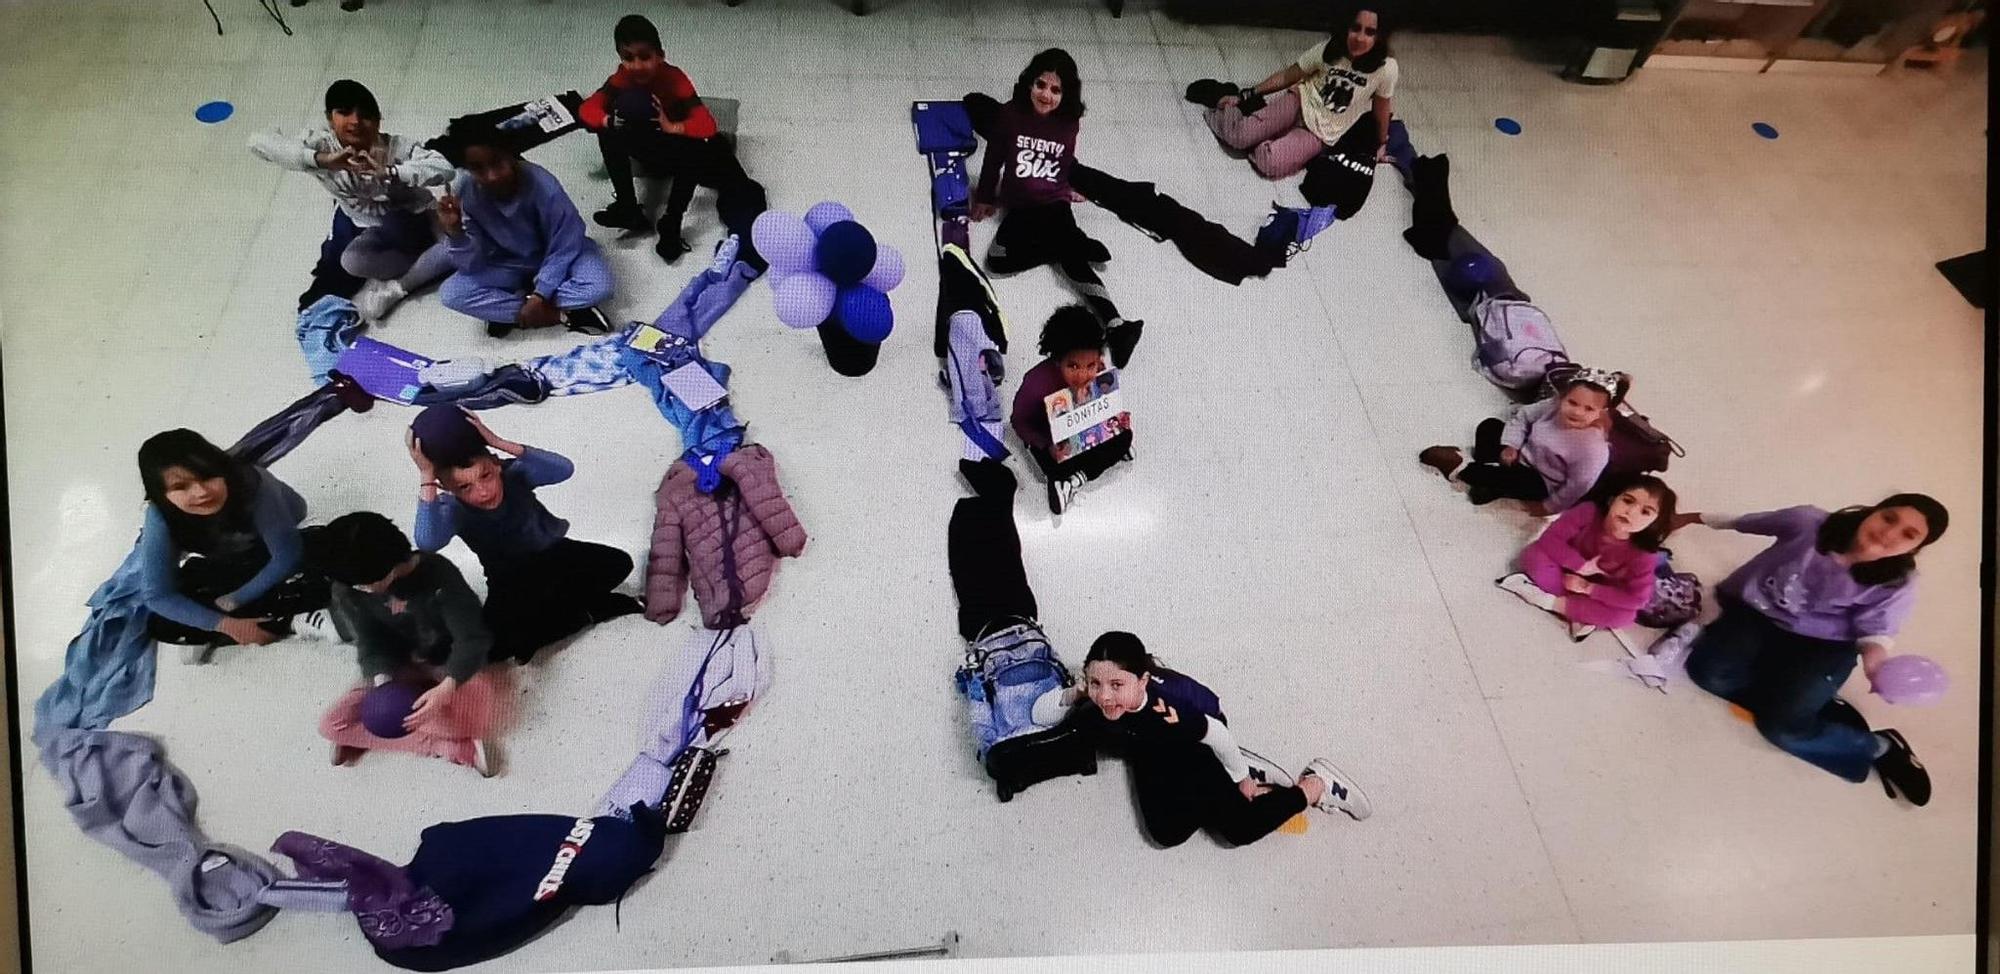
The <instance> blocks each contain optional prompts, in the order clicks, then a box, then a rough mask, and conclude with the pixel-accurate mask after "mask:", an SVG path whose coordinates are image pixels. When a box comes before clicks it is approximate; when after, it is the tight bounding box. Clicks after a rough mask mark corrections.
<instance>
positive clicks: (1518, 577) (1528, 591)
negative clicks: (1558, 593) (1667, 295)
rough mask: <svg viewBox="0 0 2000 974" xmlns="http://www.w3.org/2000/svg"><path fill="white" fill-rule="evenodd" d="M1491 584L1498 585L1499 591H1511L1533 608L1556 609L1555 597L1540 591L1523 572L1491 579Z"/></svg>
mask: <svg viewBox="0 0 2000 974" xmlns="http://www.w3.org/2000/svg"><path fill="white" fill-rule="evenodd" d="M1493 584H1495V585H1498V586H1500V590H1501V591H1503V592H1511V593H1513V594H1514V595H1515V596H1517V597H1519V598H1520V600H1521V601H1523V602H1526V603H1528V604H1529V605H1532V606H1534V607H1535V608H1537V609H1540V610H1542V611H1543V612H1554V611H1555V610H1556V597H1555V596H1553V595H1550V594H1549V593H1547V592H1544V591H1542V590H1541V588H1540V587H1539V586H1537V585H1536V584H1535V583H1534V581H1533V580H1532V579H1530V578H1529V577H1528V576H1527V575H1526V574H1525V573H1523V572H1515V573H1514V574H1512V575H1508V576H1506V577H1505V578H1496V579H1494V580H1493Z"/></svg>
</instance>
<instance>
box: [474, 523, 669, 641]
mask: <svg viewBox="0 0 2000 974" xmlns="http://www.w3.org/2000/svg"><path fill="white" fill-rule="evenodd" d="M630 574H632V556H631V555H628V554H626V553H624V552H622V551H619V550H618V549H616V548H612V547H609V546H607V545H601V544H593V543H591V542H588V541H575V540H571V539H569V538H564V539H563V540H561V541H558V542H556V543H555V544H553V545H550V546H549V547H547V548H544V549H542V550H541V551H538V552H536V553H534V554H532V555H524V556H520V557H516V558H511V559H508V560H505V561H499V562H496V563H489V564H488V565H487V566H486V609H485V613H484V614H485V617H486V626H487V628H489V629H491V630H492V631H493V659H495V660H500V659H509V658H511V659H514V660H516V661H518V662H522V663H526V662H527V661H529V660H530V659H533V658H534V656H535V653H537V652H539V651H540V650H541V649H542V648H543V647H545V646H547V645H549V644H550V643H553V642H555V641H557V640H559V639H562V638H564V637H566V636H569V635H572V634H574V633H577V632H581V631H582V630H583V629H584V628H585V627H586V626H589V625H591V624H592V623H594V622H597V621H598V620H600V619H604V618H609V617H611V616H613V615H616V614H618V610H619V608H620V607H621V606H629V604H630V597H629V596H623V595H619V594H618V593H617V592H614V591H613V589H615V588H617V587H618V585H619V583H621V582H623V581H625V577H626V576H627V575H630Z"/></svg>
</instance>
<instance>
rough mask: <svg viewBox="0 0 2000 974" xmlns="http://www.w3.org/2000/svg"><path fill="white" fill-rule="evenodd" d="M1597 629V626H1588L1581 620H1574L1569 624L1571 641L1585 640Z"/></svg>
mask: <svg viewBox="0 0 2000 974" xmlns="http://www.w3.org/2000/svg"><path fill="white" fill-rule="evenodd" d="M1596 631H1597V627H1596V626H1587V625H1584V624H1583V623H1581V622H1572V623H1570V624H1569V641H1570V642H1573V643H1580V642H1583V641H1584V640H1586V639H1589V638H1590V635H1591V633H1594V632H1596Z"/></svg>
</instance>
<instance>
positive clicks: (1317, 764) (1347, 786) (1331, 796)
mask: <svg viewBox="0 0 2000 974" xmlns="http://www.w3.org/2000/svg"><path fill="white" fill-rule="evenodd" d="M1306 775H1312V776H1313V777H1315V778H1318V779H1319V780H1321V781H1323V782H1325V783H1326V793H1325V794H1323V795H1321V796H1320V797H1319V802H1318V803H1317V807H1318V808H1319V810H1320V811H1322V812H1327V813H1329V814H1331V813H1333V812H1344V813H1346V815H1347V817H1348V818H1351V819H1353V820H1355V821H1357V822H1359V821H1361V820H1362V819H1365V818H1367V817H1368V816H1370V815H1373V814H1375V803H1373V802H1371V801H1369V800H1368V793H1367V792H1364V791H1362V790H1361V786H1360V785H1357V784H1355V783H1354V779H1353V778H1352V777H1350V776H1349V775H1348V773H1347V772H1345V771H1342V770H1340V769H1339V768H1337V767H1334V765H1333V762H1332V761H1328V760H1327V759H1325V758H1314V759H1312V762H1311V763H1310V764H1307V765H1306V770H1305V772H1304V773H1303V774H1301V775H1300V776H1299V777H1301V778H1303V777H1305V776H1306Z"/></svg>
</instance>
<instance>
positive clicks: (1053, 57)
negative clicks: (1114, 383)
mask: <svg viewBox="0 0 2000 974" xmlns="http://www.w3.org/2000/svg"><path fill="white" fill-rule="evenodd" d="M965 109H966V114H967V115H969V116H971V118H972V123H973V127H974V128H975V129H977V130H978V132H979V134H980V135H981V136H982V137H984V138H985V139H986V160H985V162H984V163H983V164H982V166H981V168H980V170H979V182H978V184H977V185H976V186H974V187H973V190H972V218H973V219H974V220H984V219H986V218H987V217H990V216H992V215H993V213H994V211H995V210H996V209H1004V210H1006V211H1007V214H1006V216H1004V217H1002V218H1001V220H1000V229H998V230H996V231H994V234H993V246H992V247H991V248H990V249H988V250H987V252H986V266H987V268H988V269H989V270H991V271H993V272H994V273H996V274H1013V273H1018V272H1020V271H1024V270H1027V269H1029V268H1031V267H1040V266H1041V265H1043V264H1054V265H1056V266H1057V267H1058V268H1060V269H1061V270H1062V272H1063V276H1064V277H1067V278H1069V281H1070V284H1071V285H1072V286H1073V287H1075V288H1076V291H1077V294H1078V295H1079V296H1080V297H1082V298H1083V300H1084V302H1085V303H1087V304H1089V305H1090V310H1091V311H1093V312H1095V313H1096V314H1097V317H1098V318H1099V319H1100V320H1102V321H1103V322H1104V325H1105V328H1106V329H1107V340H1108V342H1109V344H1110V346H1111V362H1112V364H1113V365H1115V366H1117V367H1119V368H1124V367H1125V363H1126V361H1127V360H1129V359H1130V358H1131V357H1132V349H1133V347H1134V346H1136V345H1138V344H1139V331H1140V329H1141V328H1142V327H1143V325H1144V322H1140V321H1128V320H1126V319H1125V318H1124V317H1122V316H1120V315H1119V313H1118V306H1117V305H1115V304H1113V303H1111V293H1110V292H1109V291H1107V290H1105V288H1104V279H1103V278H1101V277H1099V276H1097V271H1096V269H1095V268H1093V267H1091V266H1090V265H1092V264H1102V263H1104V262H1106V261H1108V260H1110V259H1111V252H1110V251H1108V250H1106V249H1104V245H1103V244H1101V243H1098V242H1097V241H1095V240H1092V239H1091V238H1090V237H1088V236H1086V235H1085V234H1084V232H1083V230H1082V228H1080V227H1078V226H1077V225H1076V214H1074V213H1073V212H1071V211H1070V204H1071V203H1081V202H1083V199H1084V198H1083V195H1082V194H1080V193H1078V192H1077V191H1076V190H1074V189H1071V188H1070V185H1069V171H1070V167H1071V166H1072V165H1074V164H1075V162H1076V137H1077V131H1078V128H1079V126H1080V122H1079V120H1080V119H1081V118H1082V117H1083V83H1082V82H1081V81H1079V80H1078V78H1077V70H1076V59H1074V58H1072V57H1070V56H1069V52H1068V51H1065V50H1063V49H1062V48H1059V47H1052V48H1049V49H1048V50H1046V51H1043V52H1041V53H1040V54H1037V55H1035V56H1034V58H1033V59H1032V60H1030V61H1029V62H1028V66H1027V67H1026V68H1025V69H1023V70H1022V71H1021V77H1020V78H1019V79H1018V80H1016V81H1015V82H1014V96H1013V98H1012V99H1010V100H1009V101H1008V102H1007V103H1006V104H1004V105H1003V104H1001V103H1000V102H998V101H995V100H994V99H993V98H992V97H990V96H987V95H983V94H978V93H973V94H969V95H966V96H965Z"/></svg>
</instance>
